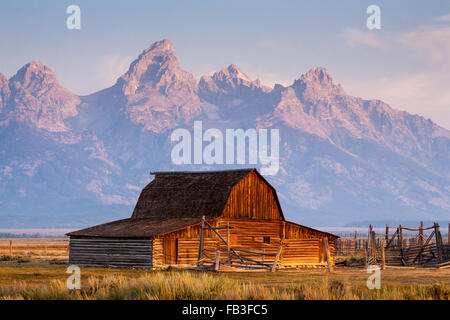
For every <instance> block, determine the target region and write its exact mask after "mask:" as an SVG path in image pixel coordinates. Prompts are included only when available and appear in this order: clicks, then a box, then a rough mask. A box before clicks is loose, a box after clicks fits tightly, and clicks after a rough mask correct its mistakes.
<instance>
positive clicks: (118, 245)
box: [69, 237, 153, 268]
mask: <svg viewBox="0 0 450 320" xmlns="http://www.w3.org/2000/svg"><path fill="white" fill-rule="evenodd" d="M69 250H70V254H69V264H75V265H79V266H91V267H97V266H101V267H144V268H150V267H152V255H153V240H152V239H136V238H134V239H120V238H82V237H79V238H78V237H71V238H70V245H69Z"/></svg>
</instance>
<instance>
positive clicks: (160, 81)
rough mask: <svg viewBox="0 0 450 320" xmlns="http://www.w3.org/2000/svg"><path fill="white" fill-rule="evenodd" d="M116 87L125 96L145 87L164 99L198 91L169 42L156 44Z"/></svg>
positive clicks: (133, 65) (149, 48)
mask: <svg viewBox="0 0 450 320" xmlns="http://www.w3.org/2000/svg"><path fill="white" fill-rule="evenodd" d="M117 84H118V85H119V86H120V87H121V89H122V92H123V94H124V95H125V96H129V95H133V94H135V93H136V92H137V91H139V90H144V88H145V87H152V88H154V89H157V90H158V91H159V92H160V93H161V94H165V95H170V94H171V91H172V92H173V91H177V90H180V89H183V90H186V91H188V92H190V93H195V92H196V91H197V83H196V81H195V79H194V76H192V74H190V73H189V72H187V71H184V70H182V69H181V68H180V65H179V62H178V59H177V57H176V56H175V53H174V48H173V44H172V43H171V42H170V41H169V40H161V41H158V42H155V43H153V44H152V45H150V46H149V47H148V48H147V49H145V50H144V51H143V52H142V53H141V54H140V55H139V57H138V58H137V59H136V60H135V61H133V63H132V64H131V65H130V68H129V69H128V71H127V73H125V74H124V75H123V76H122V77H120V78H119V80H118V81H117Z"/></svg>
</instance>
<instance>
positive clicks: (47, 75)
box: [10, 61, 58, 95]
mask: <svg viewBox="0 0 450 320" xmlns="http://www.w3.org/2000/svg"><path fill="white" fill-rule="evenodd" d="M10 83H11V85H12V87H13V88H15V89H19V88H23V89H26V90H27V91H29V92H32V93H34V94H36V95H38V94H39V93H40V92H41V91H44V90H47V89H49V88H50V87H52V86H54V85H58V81H57V80H56V75H55V74H54V73H53V71H52V70H51V69H50V68H49V67H47V66H46V65H44V64H42V63H41V62H38V61H31V62H29V63H27V64H26V65H24V66H23V67H22V68H20V69H19V71H17V73H16V74H15V75H14V76H13V77H12V78H11V79H10Z"/></svg>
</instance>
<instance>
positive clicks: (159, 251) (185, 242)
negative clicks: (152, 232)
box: [153, 219, 219, 268]
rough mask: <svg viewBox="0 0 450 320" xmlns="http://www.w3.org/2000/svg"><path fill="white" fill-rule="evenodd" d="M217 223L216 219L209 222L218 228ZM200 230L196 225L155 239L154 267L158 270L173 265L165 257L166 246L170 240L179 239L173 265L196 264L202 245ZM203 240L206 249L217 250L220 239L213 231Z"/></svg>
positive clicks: (206, 233)
mask: <svg viewBox="0 0 450 320" xmlns="http://www.w3.org/2000/svg"><path fill="white" fill-rule="evenodd" d="M217 221H218V220H217V219H215V220H209V221H208V222H209V223H210V224H212V225H213V226H218V222H217ZM200 229H201V224H196V225H193V226H189V227H186V228H183V229H181V230H176V231H172V232H169V233H166V234H162V235H159V236H157V237H155V238H154V239H153V266H154V267H155V268H158V267H163V266H165V265H167V264H171V263H167V262H168V261H167V254H166V255H165V253H167V248H165V247H164V245H165V244H166V245H167V244H168V242H167V240H169V239H172V240H174V239H177V252H176V258H175V261H176V262H175V263H173V264H181V265H185V264H190V265H194V264H196V263H197V258H198V246H199V243H200ZM203 239H204V247H205V248H209V249H214V250H216V249H217V247H218V245H219V239H218V238H217V236H216V235H215V234H214V232H213V231H211V230H205V232H204V238H203ZM172 262H173V261H172Z"/></svg>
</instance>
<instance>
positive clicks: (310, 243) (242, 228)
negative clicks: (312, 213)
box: [153, 218, 335, 267]
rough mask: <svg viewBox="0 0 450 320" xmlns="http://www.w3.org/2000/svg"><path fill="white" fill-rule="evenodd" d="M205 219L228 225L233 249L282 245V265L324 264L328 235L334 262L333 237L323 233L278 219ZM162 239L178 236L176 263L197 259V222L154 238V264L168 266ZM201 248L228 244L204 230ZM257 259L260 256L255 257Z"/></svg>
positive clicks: (274, 248) (273, 249)
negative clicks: (325, 244) (324, 241)
mask: <svg viewBox="0 0 450 320" xmlns="http://www.w3.org/2000/svg"><path fill="white" fill-rule="evenodd" d="M208 222H209V223H210V224H211V225H212V226H213V227H226V226H227V224H228V225H229V226H230V229H229V232H230V240H231V241H230V242H231V247H232V248H235V249H247V250H252V251H258V252H264V253H267V254H276V252H277V250H278V247H279V246H280V245H281V246H282V252H281V257H280V265H281V266H301V265H326V258H325V251H323V250H324V249H323V237H328V238H329V246H330V255H331V260H332V263H333V264H334V254H335V239H334V237H332V236H330V235H328V234H326V233H323V232H320V231H317V230H313V229H309V228H306V227H302V226H300V225H296V224H293V223H289V222H285V221H279V220H278V221H277V220H274V221H270V220H265V219H244V218H239V219H231V218H218V219H214V220H210V221H208ZM218 233H219V234H220V235H221V236H222V238H224V239H226V229H220V230H218ZM165 239H178V240H177V254H176V256H177V259H176V264H183V265H184V264H191V265H193V264H195V263H196V262H197V257H198V246H199V242H200V225H195V226H190V227H187V228H185V229H182V230H177V231H174V232H170V233H167V234H164V235H160V236H158V237H156V238H155V239H154V244H153V248H154V253H153V259H154V266H155V267H163V266H164V265H167V263H165V261H168V260H167V257H166V258H165V257H164V243H167V242H166V241H165ZM204 247H205V248H208V249H211V250H218V249H219V250H226V249H227V245H226V244H225V243H224V242H223V241H221V240H220V239H219V237H218V236H217V235H215V234H214V233H213V231H210V230H209V231H205V236H204ZM207 254H208V255H210V256H211V258H212V257H213V256H214V253H213V252H208V253H207ZM240 254H242V255H243V256H246V257H248V258H255V255H253V254H250V253H245V252H240ZM227 258H228V257H227V256H226V255H225V254H222V255H221V257H220V260H221V262H225V261H226V260H227ZM260 258H261V257H260V256H259V257H258V259H260ZM174 263H175V262H174Z"/></svg>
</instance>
